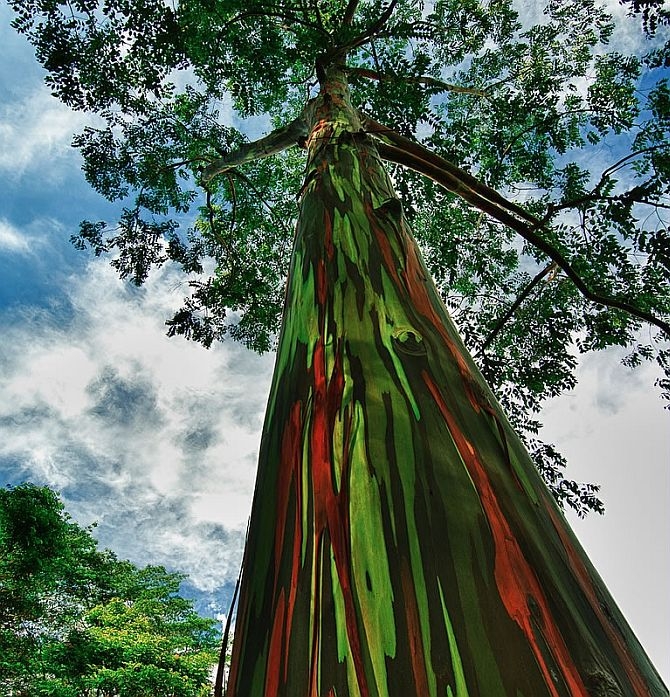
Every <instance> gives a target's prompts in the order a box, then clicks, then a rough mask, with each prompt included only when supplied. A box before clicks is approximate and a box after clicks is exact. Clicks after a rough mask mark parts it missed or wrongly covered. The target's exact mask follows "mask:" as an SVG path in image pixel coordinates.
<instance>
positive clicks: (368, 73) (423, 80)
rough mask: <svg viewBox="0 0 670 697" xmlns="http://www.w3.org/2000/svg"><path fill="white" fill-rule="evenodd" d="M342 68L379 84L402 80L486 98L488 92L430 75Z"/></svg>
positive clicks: (443, 90)
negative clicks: (396, 73)
mask: <svg viewBox="0 0 670 697" xmlns="http://www.w3.org/2000/svg"><path fill="white" fill-rule="evenodd" d="M342 67H343V69H344V70H345V71H346V72H347V73H349V74H350V75H357V76H359V77H366V78H369V79H370V80H377V81H378V82H391V81H393V80H400V81H401V82H409V83H415V84H417V85H425V86H426V87H431V88H435V89H437V90H439V91H440V92H455V93H457V94H472V95H474V96H476V97H486V92H484V91H483V90H478V89H477V88H475V87H463V86H461V85H452V84H450V83H449V82H443V81H442V80H438V79H436V78H434V77H430V75H420V76H414V75H389V74H388V73H380V72H378V71H377V70H371V69H370V68H358V67H350V66H342Z"/></svg>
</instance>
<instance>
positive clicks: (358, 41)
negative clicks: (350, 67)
mask: <svg viewBox="0 0 670 697" xmlns="http://www.w3.org/2000/svg"><path fill="white" fill-rule="evenodd" d="M397 4H398V0H391V2H390V3H389V6H388V7H387V8H386V9H385V10H384V12H382V14H381V16H380V17H379V19H378V20H377V21H376V22H373V24H371V25H370V26H369V27H368V28H367V29H366V30H365V31H364V32H363V33H362V34H359V35H358V36H357V37H356V38H355V39H353V40H352V41H351V43H349V44H348V45H347V46H346V48H345V50H344V51H341V52H338V55H340V54H342V53H346V52H347V51H350V50H351V49H353V48H358V47H359V46H362V45H363V44H364V43H366V42H367V41H368V40H369V39H370V38H371V37H373V36H374V35H375V34H376V33H377V32H379V31H381V29H382V27H383V26H384V25H385V24H386V22H388V21H389V19H390V18H391V15H392V14H393V10H395V6H396V5H397Z"/></svg>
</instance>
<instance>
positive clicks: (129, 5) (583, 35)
mask: <svg viewBox="0 0 670 697" xmlns="http://www.w3.org/2000/svg"><path fill="white" fill-rule="evenodd" d="M13 5H14V7H15V9H16V11H17V19H16V21H15V26H16V27H17V29H18V30H19V31H21V32H23V33H25V34H26V35H27V36H28V37H29V38H30V40H31V41H32V42H33V43H34V44H35V46H36V48H37V55H38V58H39V59H40V60H41V61H42V63H43V64H44V66H45V67H46V68H47V70H48V71H49V76H48V78H47V81H48V83H49V84H50V85H51V87H52V89H53V90H54V93H55V94H56V95H57V96H59V97H60V98H61V99H62V100H63V101H65V102H66V103H68V104H70V105H71V106H72V107H74V108H78V109H84V110H90V111H93V112H95V113H97V114H98V115H99V116H101V117H102V118H103V119H104V120H105V125H104V126H101V127H96V128H93V127H90V128H87V129H86V130H85V131H84V133H82V134H81V135H80V136H78V137H77V139H76V145H77V146H78V147H79V148H80V149H81V151H82V153H83V154H84V159H85V164H84V167H85V171H86V174H87V176H88V178H89V180H90V181H91V183H92V184H93V185H94V186H95V187H96V188H97V189H98V190H99V191H101V192H102V193H103V194H105V195H106V196H107V197H108V198H110V199H113V200H114V199H126V198H128V197H130V196H131V195H132V196H133V197H134V200H133V202H132V204H130V206H129V207H127V208H125V209H124V211H123V214H122V215H121V218H120V221H119V223H118V226H117V227H116V228H114V229H110V228H108V226H106V224H105V223H102V222H96V223H94V222H86V223H83V224H82V227H81V231H80V234H79V235H78V236H76V237H75V238H74V241H75V243H76V244H77V245H78V246H81V247H85V246H87V245H90V246H91V247H92V248H93V250H94V251H95V253H96V254H101V253H103V252H108V251H112V250H115V251H116V256H115V257H114V259H113V261H112V263H113V264H114V265H115V266H116V267H117V268H118V269H119V271H120V273H121V275H122V276H124V277H130V278H131V279H132V280H133V281H134V282H135V283H138V284H139V283H142V282H143V280H144V279H145V278H146V276H147V274H148V273H149V269H150V267H151V266H152V265H155V264H161V263H164V262H165V261H166V260H167V259H171V260H173V261H175V262H177V263H178V264H180V265H181V266H182V267H183V268H184V270H185V271H186V272H187V273H188V274H190V285H191V289H192V293H191V294H190V296H189V297H188V298H187V299H186V303H185V306H184V307H183V308H182V309H181V310H179V311H178V312H177V313H176V314H175V316H174V317H173V318H172V319H171V320H169V322H168V325H169V333H170V334H183V335H185V336H187V337H191V338H194V339H197V340H200V341H202V342H203V343H204V344H205V345H210V344H211V342H212V341H213V340H215V339H217V338H222V337H223V336H224V335H226V334H228V335H230V336H232V337H233V338H236V339H239V340H241V341H244V342H245V343H246V344H247V345H248V346H250V347H253V348H256V349H258V350H267V349H268V348H270V347H271V346H272V344H273V342H274V339H275V336H276V334H277V332H278V331H279V327H280V315H281V312H282V306H283V316H282V320H281V331H280V332H279V339H278V344H277V364H276V369H275V375H274V380H273V384H272V388H271V393H270V400H269V404H268V411H267V417H266V422H265V427H264V431H263V439H262V444H261V451H260V459H259V473H258V480H257V487H256V492H255V497H254V504H253V512H252V518H251V524H250V531H249V539H248V544H247V548H246V552H245V562H244V563H245V570H244V576H243V581H242V587H241V593H240V608H239V612H238V619H237V628H236V638H235V645H234V649H233V658H232V667H231V675H230V683H229V685H228V694H229V695H230V697H237V696H239V697H256V696H260V695H264V696H265V697H270V696H272V697H274V696H275V695H291V696H292V697H295V696H302V695H305V696H306V695H317V694H319V695H328V696H329V697H330V696H333V697H334V696H335V695H337V696H338V697H342V696H343V695H352V696H353V695H360V696H361V697H368V696H376V695H380V696H382V695H384V696H385V695H389V696H391V695H392V696H395V695H414V694H415V695H421V697H423V696H424V695H445V694H447V695H454V694H457V695H468V694H469V695H475V694H481V695H518V694H526V695H534V696H539V695H551V696H553V697H558V696H559V695H587V694H590V695H605V694H621V695H628V694H631V695H646V694H654V695H663V694H667V690H666V688H665V687H664V686H663V684H662V682H661V681H660V679H659V677H658V675H657V674H656V672H655V671H654V669H653V667H652V666H651V665H650V664H649V662H648V660H647V658H646V657H645V655H644V652H643V651H642V649H641V648H640V646H639V644H638V643H637V642H636V640H635V638H634V637H633V636H632V634H631V632H630V630H629V629H628V627H627V625H626V623H625V620H624V619H623V618H622V617H621V615H620V613H619V612H618V610H617V609H616V607H615V605H614V603H613V601H612V599H611V598H610V596H609V595H608V593H607V591H606V590H605V588H604V587H603V585H602V583H601V582H600V580H599V578H598V576H597V574H596V573H595V571H594V570H593V569H592V567H591V566H590V564H589V562H588V560H587V559H586V557H585V555H584V553H583V551H582V550H581V548H580V547H579V545H578V543H577V542H576V540H575V539H574V537H573V536H572V533H571V532H570V531H569V529H568V528H567V525H566V523H565V521H564V519H563V518H562V516H561V514H560V512H559V511H558V509H557V507H556V505H555V502H554V500H553V499H552V497H551V496H550V494H549V493H548V492H547V490H546V488H545V486H544V485H543V484H542V482H541V480H540V478H539V476H538V474H537V471H536V469H535V467H534V465H533V463H532V461H531V459H530V457H529V456H528V453H527V451H526V449H525V447H524V446H523V444H522V443H521V442H520V441H519V439H518V437H517V436H516V435H515V433H514V431H513V430H512V428H511V427H510V424H509V423H508V421H507V418H506V417H505V416H504V415H503V412H502V411H501V409H500V407H499V404H498V401H497V400H496V398H495V397H494V395H493V393H492V392H491V391H490V389H489V387H488V386H487V384H486V383H485V382H484V380H483V378H482V376H481V374H480V371H479V369H478V368H477V367H476V366H475V364H474V362H473V360H472V359H471V357H470V355H469V353H468V350H467V349H466V346H465V345H464V343H463V341H464V342H465V344H467V345H468V346H470V347H471V348H473V349H474V348H476V351H477V353H476V357H477V361H478V364H479V367H480V368H481V370H482V372H483V373H484V375H485V376H486V377H487V378H488V379H489V381H490V382H491V384H492V386H493V387H494V389H495V391H496V394H497V397H498V399H499V400H500V401H501V402H502V403H503V405H504V406H505V407H506V408H507V411H508V414H509V415H510V418H511V419H512V421H513V424H514V425H515V426H516V427H518V428H520V429H522V431H524V432H525V436H524V437H525V441H526V444H527V445H528V447H529V448H530V450H531V452H532V454H533V456H534V458H535V463H536V466H537V468H538V469H539V470H540V472H542V474H543V475H544V477H545V480H546V481H547V483H548V484H549V487H550V488H551V491H552V493H553V494H554V496H555V497H556V498H558V500H559V501H562V502H563V503H565V504H568V505H571V506H573V507H574V508H576V509H577V510H578V512H580V513H583V512H585V510H587V509H589V508H596V509H598V508H599V507H600V503H599V502H598V500H597V498H596V496H595V493H596V490H595V488H594V487H592V486H588V485H587V486H582V485H578V484H576V483H574V482H570V481H569V480H566V479H565V478H564V477H563V474H562V472H561V466H562V464H563V462H562V460H561V458H560V456H558V455H557V453H555V451H554V450H553V448H552V447H551V446H548V445H545V444H542V443H540V442H539V441H538V440H537V439H536V432H537V429H538V428H539V424H538V422H537V420H536V418H535V413H536V412H537V410H538V408H539V405H540V403H541V402H542V400H543V399H545V398H546V397H548V396H551V395H555V394H558V393H560V392H561V391H563V390H564V389H567V388H569V387H571V386H573V385H574V381H575V379H574V367H575V365H576V358H575V355H574V353H575V350H577V351H589V350H597V349H601V348H604V347H606V346H612V345H619V346H629V347H630V349H631V353H630V355H629V356H628V358H627V362H628V363H630V364H637V363H639V362H640V361H642V360H643V359H647V358H653V357H655V358H656V359H657V360H658V362H659V364H660V365H661V366H662V367H663V368H664V369H666V370H667V369H668V352H667V349H664V348H663V347H662V345H661V347H660V348H659V347H658V346H657V345H656V346H655V345H652V344H651V343H647V342H640V341H638V339H637V336H638V331H639V330H640V328H641V327H642V326H643V325H644V326H648V327H650V328H651V331H652V335H653V339H654V340H659V341H660V340H662V339H664V338H665V339H667V338H668V336H670V325H669V324H668V318H669V316H670V294H669V293H668V280H669V278H670V253H669V245H668V236H667V231H666V228H665V225H664V224H660V225H656V224H655V222H652V219H650V216H649V214H648V213H649V212H653V213H654V215H655V216H658V219H659V220H662V219H663V214H664V211H665V210H666V209H667V207H668V205H667V198H666V197H667V195H668V187H669V183H670V158H669V155H670V150H669V148H668V123H669V114H670V92H669V91H668V87H667V82H666V81H665V80H664V79H662V78H661V79H660V80H658V81H656V82H655V79H654V75H653V73H652V72H650V71H651V70H652V67H651V66H652V65H657V64H660V63H659V62H658V61H657V60H656V61H655V62H654V61H649V62H648V64H645V63H644V62H643V61H642V60H641V59H640V58H639V57H635V56H627V55H623V54H621V53H617V52H610V53H607V52H606V49H605V44H606V43H607V41H608V38H609V37H610V35H611V32H612V29H613V25H612V21H611V18H610V16H609V15H608V14H607V13H606V12H605V11H604V9H603V8H602V7H601V6H600V5H598V4H597V3H596V2H595V1H594V0H552V1H551V2H549V4H548V5H547V7H546V8H545V10H544V16H543V17H542V20H541V21H539V22H538V23H537V24H536V25H535V26H530V27H529V26H522V24H521V23H520V22H519V17H518V15H517V14H516V12H515V11H514V9H513V7H512V5H511V3H509V2H504V1H502V0H490V1H489V2H487V3H483V2H482V3H480V2H477V1H476V0H472V1H468V2H461V1H459V2H456V1H451V0H439V1H436V2H433V3H425V4H424V3H416V2H403V1H402V0H391V2H388V3H383V2H380V1H378V0H349V1H348V2H337V1H332V2H331V1H320V2H284V1H279V2H270V3H267V2H256V1H255V0H245V1H244V2H238V1H236V0H184V1H183V2H180V3H179V4H178V6H175V7H171V6H169V5H166V4H164V3H162V2H158V1H157V0H130V1H126V0H123V2H121V1H119V0H107V1H106V2H105V3H104V4H102V5H101V6H99V5H98V3H97V2H94V1H93V0H72V1H71V2H68V3H65V4H63V5H53V4H44V3H43V2H41V0H14V1H13ZM662 62H663V61H661V63H662ZM180 70H181V71H184V72H183V73H182V75H181V76H179V74H178V71H180ZM641 78H643V79H644V84H642V85H641V84H640V79H641ZM176 82H179V83H180V84H182V85H184V87H183V88H182V89H177V88H176V87H175V83H176ZM654 82H655V84H654ZM229 99H232V103H233V106H234V109H235V110H236V112H237V114H238V115H240V116H242V117H245V116H254V115H259V114H260V115H263V116H264V118H265V123H271V124H272V126H273V127H274V130H273V131H272V132H271V133H270V134H269V135H267V136H265V137H264V138H261V139H260V140H258V141H255V142H252V143H249V142H246V140H245V138H244V136H243V135H242V134H241V133H240V132H239V131H237V130H235V129H233V128H231V127H230V126H229V125H224V123H222V121H221V119H220V118H219V113H220V111H221V110H222V109H223V108H225V106H226V104H227V103H228V102H227V100H229ZM599 143H606V144H608V145H610V146H611V148H612V151H611V152H612V154H608V155H607V158H608V159H607V161H606V163H605V165H604V167H602V168H600V169H598V170H595V169H591V168H590V167H589V166H588V165H587V164H586V163H585V161H584V159H583V157H582V155H584V154H587V156H588V153H589V152H592V151H589V148H593V147H594V146H596V145H597V144H599ZM382 161H384V162H386V163H390V164H389V165H388V166H390V174H392V176H393V180H394V183H395V188H394V186H393V185H392V183H391V179H390V177H389V172H387V170H386V166H387V165H386V164H384V163H383V162H382ZM193 206H195V207H197V208H198V211H199V215H198V216H197V218H196V221H195V223H194V225H193V227H192V228H191V229H190V230H189V232H188V233H187V234H186V235H180V234H179V232H178V224H177V221H176V220H175V219H174V218H168V214H169V211H170V210H174V211H176V212H177V214H178V215H183V214H185V213H186V212H187V211H189V210H190V209H191V208H192V207H193ZM654 220H656V218H654ZM293 221H296V227H295V236H294V235H293V229H294V227H293V225H292V224H291V223H292V222H293ZM410 225H411V227H412V230H413V232H414V234H416V237H417V240H418V244H419V245H421V247H422V248H423V250H424V255H425V262H424V261H423V260H422V254H421V252H420V251H419V246H418V244H417V242H416V241H415V238H414V235H413V233H412V231H410ZM517 236H519V237H517ZM291 244H292V245H293V253H292V255H289V253H288V250H289V246H290V245H291ZM208 259H212V260H213V261H214V266H215V271H214V273H213V275H211V276H207V275H206V274H205V273H204V269H205V268H208V267H209V266H210V264H209V263H207V262H206V260H208ZM289 259H290V261H289ZM431 275H432V279H434V282H433V280H432V279H431ZM444 303H446V305H447V306H448V307H449V308H450V309H451V310H452V312H453V314H454V319H455V320H456V322H457V323H458V326H459V328H460V333H461V335H462V337H463V340H462V339H461V336H459V333H458V332H457V330H456V328H455V326H454V324H453V323H452V320H451V318H450V317H449V316H448V313H447V309H446V307H445V304H444ZM667 385H668V382H667V381H666V380H665V379H664V380H662V381H661V386H662V387H664V388H666V387H667Z"/></svg>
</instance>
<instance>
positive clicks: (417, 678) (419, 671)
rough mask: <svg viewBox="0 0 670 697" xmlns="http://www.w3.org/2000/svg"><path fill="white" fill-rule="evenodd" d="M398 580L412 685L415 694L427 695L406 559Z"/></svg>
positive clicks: (416, 618) (410, 579) (413, 599)
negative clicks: (399, 581) (403, 610)
mask: <svg viewBox="0 0 670 697" xmlns="http://www.w3.org/2000/svg"><path fill="white" fill-rule="evenodd" d="M400 579H401V582H402V593H403V600H404V606H405V617H406V618H407V634H408V640H409V650H410V657H411V659H412V675H413V676H414V684H415V685H416V694H417V695H428V694H429V690H428V676H427V675H426V657H425V654H424V652H423V641H422V639H421V624H420V622H419V609H418V607H417V602H416V594H415V593H414V583H413V581H412V572H411V571H410V569H409V565H408V563H407V559H403V560H402V567H401V569H400Z"/></svg>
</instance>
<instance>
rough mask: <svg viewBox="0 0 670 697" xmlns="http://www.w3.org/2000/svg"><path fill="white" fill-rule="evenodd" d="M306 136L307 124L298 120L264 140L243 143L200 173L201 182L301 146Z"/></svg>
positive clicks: (273, 132) (270, 134)
mask: <svg viewBox="0 0 670 697" xmlns="http://www.w3.org/2000/svg"><path fill="white" fill-rule="evenodd" d="M308 135H309V133H308V132H307V124H306V123H305V122H304V121H303V120H302V119H301V118H298V119H296V120H295V121H292V122H291V123H289V124H288V125H287V126H284V127H282V128H278V129H277V130H275V131H272V133H269V134H268V135H266V136H265V137H264V138H261V139H260V140H256V141H254V142H252V143H244V145H241V146H240V147H239V148H238V149H237V150H234V151H233V152H231V153H229V154H228V155H225V156H224V157H220V158H218V159H216V160H214V161H213V162H211V163H210V164H209V165H207V167H205V168H204V170H203V171H202V181H203V182H208V181H209V180H210V179H212V178H213V177H215V176H216V175H217V174H221V173H222V172H227V171H228V170H230V169H233V168H234V167H238V166H239V165H243V164H245V163H246V162H252V161H253V160H262V159H263V158H265V157H270V156H271V155H276V154H277V153H278V152H282V150H286V149H287V148H290V147H292V146H293V145H301V144H302V143H304V142H305V140H306V139H307V136H308Z"/></svg>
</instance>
